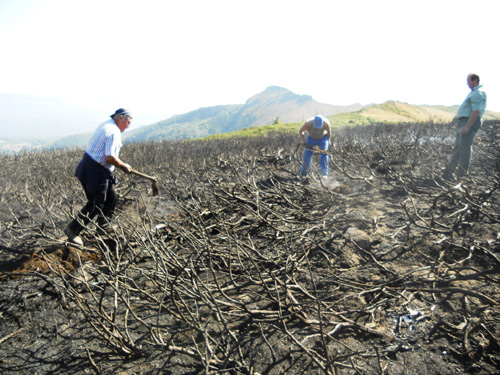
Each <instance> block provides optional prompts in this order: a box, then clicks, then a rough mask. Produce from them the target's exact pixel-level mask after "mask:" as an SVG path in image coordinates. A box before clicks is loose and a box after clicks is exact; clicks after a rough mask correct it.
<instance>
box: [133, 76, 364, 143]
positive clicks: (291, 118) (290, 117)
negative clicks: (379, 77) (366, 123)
mask: <svg viewBox="0 0 500 375" xmlns="http://www.w3.org/2000/svg"><path fill="white" fill-rule="evenodd" d="M361 108H363V106H362V105H361V104H353V105H350V106H336V105H331V104H323V103H319V102H317V101H315V100H313V98H312V97H311V96H309V95H297V94H294V93H293V92H291V91H290V90H287V89H285V88H282V87H278V86H270V87H268V88H266V89H265V90H264V91H262V92H261V93H259V94H257V95H254V96H252V97H251V98H249V99H248V100H247V101H246V103H245V104H236V105H221V106H217V107H208V108H200V109H197V110H195V111H192V112H189V113H186V114H184V115H178V116H174V117H172V118H170V119H167V120H163V121H160V122H157V123H155V124H153V125H149V126H144V127H141V128H139V129H136V130H133V131H130V132H128V133H126V135H125V136H124V139H125V141H127V142H142V141H150V140H173V139H187V138H200V137H205V136H208V135H215V134H221V133H227V132H233V131H235V130H239V129H243V128H247V127H251V126H260V125H266V124H270V123H273V122H274V121H275V120H276V119H279V121H280V122H297V121H303V120H305V119H306V118H308V117H310V116H314V115H315V114H318V113H321V114H323V115H325V116H332V115H334V114H336V113H340V112H352V111H357V110H360V109H361Z"/></svg>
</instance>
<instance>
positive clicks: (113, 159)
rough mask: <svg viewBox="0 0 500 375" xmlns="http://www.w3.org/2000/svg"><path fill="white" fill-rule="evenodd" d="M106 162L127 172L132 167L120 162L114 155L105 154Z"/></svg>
mask: <svg viewBox="0 0 500 375" xmlns="http://www.w3.org/2000/svg"><path fill="white" fill-rule="evenodd" d="M106 162H107V163H109V164H111V165H114V166H115V167H116V168H119V169H121V170H122V171H123V172H125V173H127V174H128V173H130V172H132V167H131V166H130V165H129V164H127V163H124V162H122V161H121V160H120V159H119V158H117V157H115V156H111V155H107V156H106Z"/></svg>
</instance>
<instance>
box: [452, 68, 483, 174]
mask: <svg viewBox="0 0 500 375" xmlns="http://www.w3.org/2000/svg"><path fill="white" fill-rule="evenodd" d="M467 85H468V86H469V88H470V89H471V91H470V93H469V94H468V95H467V97H466V98H465V100H464V102H463V103H462V105H460V107H459V108H458V111H457V116H456V120H457V136H456V139H455V145H454V147H453V152H452V154H451V158H450V161H449V162H448V165H447V166H446V169H445V171H444V174H443V178H445V179H447V180H449V179H451V178H452V175H453V173H456V175H457V177H461V176H463V175H464V174H465V173H467V170H468V169H469V164H470V157H471V150H472V142H473V141H474V137H475V136H476V133H477V131H478V130H479V128H480V127H481V121H482V120H481V118H482V116H483V115H484V112H485V110H486V93H485V92H484V91H482V90H479V89H480V88H481V87H483V86H482V85H479V76H478V75H477V74H473V73H471V74H469V75H468V76H467ZM457 166H458V168H457Z"/></svg>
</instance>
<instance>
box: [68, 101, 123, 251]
mask: <svg viewBox="0 0 500 375" xmlns="http://www.w3.org/2000/svg"><path fill="white" fill-rule="evenodd" d="M110 117H111V119H110V120H108V121H106V122H104V123H102V124H101V125H99V126H98V127H97V129H96V131H95V132H94V135H93V136H92V138H90V141H89V144H88V146H87V149H86V150H85V153H84V154H83V158H82V160H81V161H80V163H79V164H78V166H77V167H76V172H75V176H76V177H77V178H78V180H79V181H80V183H81V184H82V186H83V190H84V191H85V195H86V196H87V204H86V205H85V206H84V207H83V208H82V210H81V211H80V213H79V214H78V217H77V218H75V219H74V220H73V221H72V222H71V223H69V225H68V226H67V227H66V229H64V233H65V234H66V235H67V236H68V241H69V242H73V243H75V244H77V245H83V241H82V239H81V238H80V236H79V234H80V232H81V231H82V230H83V228H84V227H85V226H86V225H87V224H88V223H89V222H90V220H92V219H93V218H94V217H96V216H97V217H98V218H97V225H98V226H99V227H101V228H104V227H106V224H107V223H108V221H107V220H109V219H111V218H112V217H113V213H114V210H115V206H116V199H117V197H116V192H115V188H114V185H115V184H116V177H115V175H114V174H113V171H114V169H115V167H117V168H119V169H121V170H122V171H123V172H125V173H130V172H131V171H132V167H131V166H130V165H128V164H127V163H124V162H122V161H121V160H120V158H119V154H120V148H121V147H122V134H121V133H123V132H124V131H125V129H127V128H128V127H129V126H130V123H131V122H132V115H131V114H130V112H129V111H127V110H126V109H124V108H119V109H117V110H116V112H115V113H114V114H112V115H111V116H110Z"/></svg>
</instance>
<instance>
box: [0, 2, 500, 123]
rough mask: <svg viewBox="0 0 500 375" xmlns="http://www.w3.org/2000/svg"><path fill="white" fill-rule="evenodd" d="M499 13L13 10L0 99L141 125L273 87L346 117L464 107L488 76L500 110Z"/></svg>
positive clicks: (261, 7)
mask: <svg viewBox="0 0 500 375" xmlns="http://www.w3.org/2000/svg"><path fill="white" fill-rule="evenodd" d="M499 10H500V2H499V1H498V0H476V1H475V2H470V1H463V0H432V1H429V0H419V1H410V0H408V1H401V0H379V1H373V0H350V1H333V0H309V1H303V0H297V1H296V0H251V1H250V0H238V1H235V0H211V1H206V0H183V1H167V0H165V1H153V0H141V1H135V0H133V1H129V0H86V1H78V2H77V1H68V0H0V46H1V49H2V58H1V59H0V82H1V84H0V93H3V94H23V95H30V96H35V97H43V98H55V99H60V100H61V101H62V102H64V103H67V104H70V105H78V106H82V107H87V108H91V109H92V110H93V111H97V112H98V113H102V115H103V116H108V115H109V113H111V112H113V111H114V110H115V109H116V108H118V107H121V106H124V107H128V108H130V110H132V111H133V112H134V114H135V121H136V123H137V124H139V125H140V124H147V123H151V122H152V121H155V120H162V119H166V118H169V117H170V116H172V115H174V114H180V113H185V112H188V111H191V110H194V109H197V108H199V107H208V106H213V105H219V104H240V103H244V102H245V101H246V100H247V99H248V98H249V97H251V96H252V95H255V94H256V93H259V92H261V91H263V90H264V89H265V88H266V87H268V86H271V85H276V86H281V87H285V88H287V89H289V90H291V91H292V92H294V93H297V94H300V95H303V94H306V95H311V96H312V97H313V99H314V100H316V101H319V102H321V103H328V104H335V105H348V104H352V103H361V104H369V103H382V102H385V101H387V100H396V101H403V102H407V103H411V104H443V105H454V104H460V103H461V101H462V100H463V98H464V97H465V95H466V94H467V92H468V88H467V85H466V76H467V74H468V73H469V72H475V73H477V74H479V75H480V77H481V83H482V84H484V89H485V91H486V92H487V94H488V103H489V105H488V109H489V110H492V111H500V77H499V73H498V72H499V69H498V61H499V57H500V50H499V49H498V47H497V40H496V38H497V36H498V28H497V25H498V14H499V13H500V12H499ZM0 117H1V116H0ZM103 120H104V119H103ZM5 125H6V124H2V123H1V119H0V126H5ZM96 125H97V123H96V124H92V126H93V127H94V126H96Z"/></svg>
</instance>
